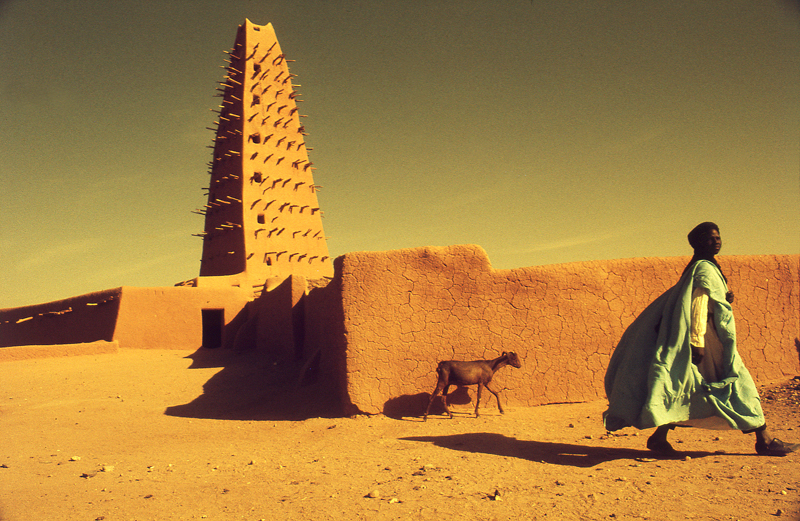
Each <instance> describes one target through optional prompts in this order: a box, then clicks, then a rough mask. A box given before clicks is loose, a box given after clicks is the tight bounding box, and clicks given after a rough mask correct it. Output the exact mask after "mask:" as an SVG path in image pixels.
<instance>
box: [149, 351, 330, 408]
mask: <svg viewBox="0 0 800 521" xmlns="http://www.w3.org/2000/svg"><path fill="white" fill-rule="evenodd" d="M187 358H191V359H192V365H191V366H189V370H190V371H191V370H192V369H200V368H206V369H207V368H213V367H221V368H222V370H221V371H220V372H218V373H217V374H215V375H214V376H213V377H212V378H211V379H210V380H208V381H207V382H206V383H205V384H204V385H203V394H202V395H200V396H198V397H197V398H195V399H194V400H192V401H191V402H189V403H187V404H184V405H175V406H172V407H167V409H166V411H165V412H164V414H166V415H167V416H178V417H182V418H205V419H217V420H252V421H261V420H273V421H280V420H291V421H297V420H305V419H308V418H319V417H322V418H336V417H340V416H342V406H341V403H340V402H339V400H338V399H337V397H336V393H333V392H330V390H329V389H328V388H327V387H325V385H324V383H323V382H319V381H314V380H315V378H314V375H310V374H307V368H306V367H303V366H301V365H300V364H299V363H293V362H287V363H276V362H274V361H270V360H268V359H267V358H266V357H265V356H263V355H262V354H260V353H258V352H257V351H248V352H236V351H232V350H228V349H225V350H223V349H204V348H201V349H199V350H198V351H196V352H195V353H193V354H192V355H190V356H189V357H187ZM303 371H306V374H303V375H302V376H303V378H301V373H302V372H303ZM309 382H312V383H309Z"/></svg>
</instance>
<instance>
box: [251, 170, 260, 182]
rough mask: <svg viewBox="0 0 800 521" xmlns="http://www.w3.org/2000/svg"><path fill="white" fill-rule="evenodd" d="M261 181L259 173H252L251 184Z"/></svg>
mask: <svg viewBox="0 0 800 521" xmlns="http://www.w3.org/2000/svg"><path fill="white" fill-rule="evenodd" d="M261 180H262V177H261V172H253V182H255V183H260V182H261Z"/></svg>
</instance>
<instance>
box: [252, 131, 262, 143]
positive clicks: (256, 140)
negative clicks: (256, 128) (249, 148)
mask: <svg viewBox="0 0 800 521" xmlns="http://www.w3.org/2000/svg"><path fill="white" fill-rule="evenodd" d="M250 141H252V142H253V143H261V134H259V133H255V134H250Z"/></svg>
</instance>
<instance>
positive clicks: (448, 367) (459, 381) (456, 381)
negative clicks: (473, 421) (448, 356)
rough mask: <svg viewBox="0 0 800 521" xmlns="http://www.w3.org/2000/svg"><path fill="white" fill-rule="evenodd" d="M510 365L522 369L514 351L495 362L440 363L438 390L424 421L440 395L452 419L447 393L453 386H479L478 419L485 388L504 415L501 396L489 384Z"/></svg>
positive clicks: (433, 394)
mask: <svg viewBox="0 0 800 521" xmlns="http://www.w3.org/2000/svg"><path fill="white" fill-rule="evenodd" d="M509 364H510V365H511V366H512V367H516V368H517V369H519V368H520V367H522V363H521V362H520V361H519V357H518V356H517V354H516V353H514V352H513V351H510V352H508V353H506V352H505V351H504V352H503V354H502V355H500V356H499V357H497V358H495V359H494V360H475V361H472V362H461V361H458V360H447V361H444V362H439V365H438V366H437V367H436V374H437V375H438V380H437V382H436V389H434V390H433V393H432V394H431V398H430V400H429V401H428V408H427V409H425V416H423V418H422V421H428V411H430V409H431V404H432V403H433V399H434V398H436V396H438V395H439V393H441V394H442V402H443V403H444V410H445V411H446V412H447V414H449V415H450V418H452V417H453V413H452V412H450V409H449V408H448V407H447V391H448V390H449V389H450V386H451V385H475V384H478V396H477V399H476V400H475V417H476V418H477V417H478V406H479V405H480V403H481V390H482V389H483V388H484V387H486V388H487V389H489V392H490V393H492V394H493V395H494V397H495V398H497V408H498V409H499V410H500V414H504V412H503V406H502V405H501V404H500V395H498V394H497V392H496V391H495V390H494V389H492V388H491V387H489V383H490V382H491V381H492V376H494V373H495V372H496V371H497V370H498V369H500V368H501V367H504V366H506V365H509Z"/></svg>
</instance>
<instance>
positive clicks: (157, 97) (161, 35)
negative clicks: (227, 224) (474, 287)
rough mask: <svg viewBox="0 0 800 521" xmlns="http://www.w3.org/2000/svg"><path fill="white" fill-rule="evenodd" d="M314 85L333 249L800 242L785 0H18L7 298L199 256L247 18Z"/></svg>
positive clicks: (173, 277) (794, 15)
mask: <svg viewBox="0 0 800 521" xmlns="http://www.w3.org/2000/svg"><path fill="white" fill-rule="evenodd" d="M246 18H247V19H250V20H251V21H252V22H253V23H256V24H259V25H264V24H267V23H272V25H273V27H274V28H275V31H276V34H277V36H278V40H279V42H280V44H281V47H282V50H283V52H284V53H285V54H286V55H287V58H288V59H291V60H295V61H294V62H292V63H290V70H291V72H292V73H293V74H297V78H295V80H296V83H299V84H300V85H301V87H300V88H298V90H299V91H300V92H301V93H302V96H301V98H302V99H303V103H302V104H301V111H302V112H303V113H304V114H307V115H308V117H307V118H305V127H306V129H307V132H308V133H309V136H307V138H306V140H307V143H308V145H309V146H310V147H311V150H310V152H309V158H310V160H311V161H313V163H314V166H315V167H316V168H317V170H316V171H315V173H314V180H315V182H316V184H318V185H321V186H322V187H323V188H322V190H321V192H320V193H319V194H318V197H319V202H320V206H321V207H322V209H323V211H324V219H323V225H324V228H325V233H326V235H327V236H328V237H329V239H328V247H329V249H330V252H331V256H332V257H337V256H339V255H342V254H345V253H348V252H352V251H382V250H393V249H399V248H410V247H421V246H447V245H453V244H478V245H480V246H482V247H483V248H484V249H485V250H486V251H487V253H488V255H489V258H490V260H491V263H492V266H493V267H494V268H498V269H507V268H517V267H525V266H535V265H544V264H555V263H566V262H575V261H587V260H600V259H617V258H631V257H668V256H682V255H689V254H691V250H690V248H689V246H688V243H687V241H686V234H687V233H688V232H689V230H690V229H691V228H692V227H693V226H694V225H696V224H698V223H700V222H703V221H709V220H711V221H714V222H716V223H717V224H718V225H719V227H720V230H721V235H722V237H723V240H724V246H723V250H722V255H762V254H797V253H800V10H799V9H798V4H797V2H790V1H788V0H750V1H745V0H701V1H698V0H675V1H669V2H663V1H656V0H617V1H589V0H586V1H571V0H565V1H559V2H551V1H544V0H481V1H478V0H460V1H436V2H434V1H418V0H397V1H395V0H381V1H365V0H328V1H321V0H317V1H314V0H291V1H284V0H275V1H268V0H261V1H247V0H224V1H222V0H219V1H211V0H191V1H190V0H184V1H178V0H159V2H146V1H142V0H115V1H114V2H106V1H100V0H94V1H90V0H5V1H4V0H0V49H2V50H1V51H0V121H1V122H2V124H0V267H1V268H2V269H0V308H4V307H16V306H22V305H28V304H36V303H40V302H47V301H52V300H58V299H62V298H68V297H72V296H77V295H81V294H84V293H88V292H92V291H99V290H104V289H110V288H115V287H118V286H123V285H124V286H144V287H150V286H171V285H173V284H175V283H176V282H179V281H183V280H187V279H190V278H193V277H196V276H197V275H198V274H199V270H200V256H201V254H202V239H200V238H198V237H194V236H192V234H193V233H200V232H201V231H202V229H203V217H202V216H200V215H197V214H194V213H192V210H194V209H196V208H198V207H201V206H202V205H203V204H205V200H204V192H203V190H202V188H203V187H205V186H207V184H208V173H207V172H208V168H207V165H206V163H207V162H208V161H209V160H210V159H211V149H210V148H207V147H208V146H209V145H211V143H212V141H211V140H212V138H213V132H212V131H210V130H207V127H211V126H212V123H213V121H214V114H213V113H212V112H211V111H210V110H211V109H213V108H214V107H215V106H216V105H217V104H218V103H217V102H218V99H217V98H214V97H213V95H214V94H215V92H216V91H215V89H216V87H217V86H218V82H219V81H220V80H222V77H223V75H224V72H223V69H222V68H221V67H222V66H223V65H225V62H223V59H224V58H225V56H226V55H225V54H224V52H223V51H224V50H227V49H230V48H231V46H232V45H233V42H234V39H235V37H236V31H237V26H238V25H239V24H240V23H243V22H244V20H245V19H246Z"/></svg>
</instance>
